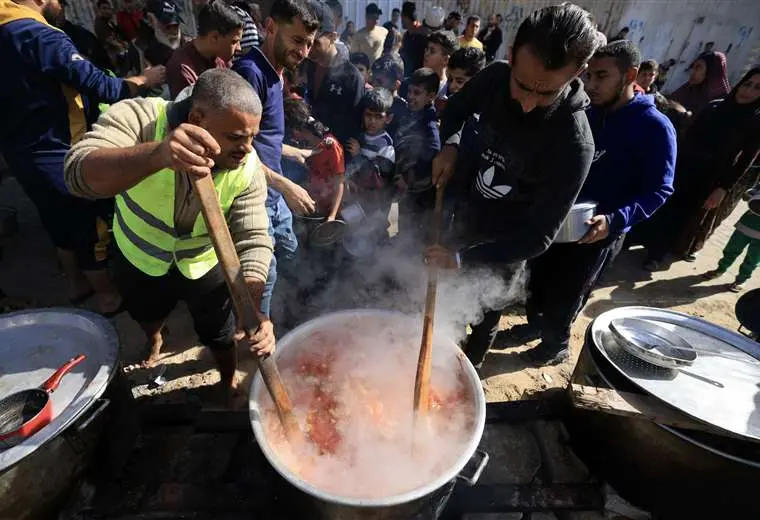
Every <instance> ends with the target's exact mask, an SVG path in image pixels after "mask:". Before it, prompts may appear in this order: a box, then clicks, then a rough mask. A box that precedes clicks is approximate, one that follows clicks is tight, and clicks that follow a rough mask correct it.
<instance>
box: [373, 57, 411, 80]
mask: <svg viewBox="0 0 760 520" xmlns="http://www.w3.org/2000/svg"><path fill="white" fill-rule="evenodd" d="M372 75H373V76H378V75H387V76H388V77H390V78H391V79H392V80H393V81H401V80H402V79H404V62H403V61H402V60H401V58H399V57H398V56H394V55H392V54H384V55H382V56H380V57H379V58H378V59H376V60H375V61H374V62H373V63H372Z"/></svg>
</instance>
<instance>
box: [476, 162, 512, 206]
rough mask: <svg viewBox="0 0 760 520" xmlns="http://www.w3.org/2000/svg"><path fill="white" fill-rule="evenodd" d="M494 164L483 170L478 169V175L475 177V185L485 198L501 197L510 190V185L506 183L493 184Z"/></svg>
mask: <svg viewBox="0 0 760 520" xmlns="http://www.w3.org/2000/svg"><path fill="white" fill-rule="evenodd" d="M495 168H496V167H495V166H491V167H490V168H487V169H485V170H480V171H479V172H478V176H477V178H476V179H475V186H476V187H477V188H478V191H479V192H480V194H481V195H483V196H484V197H485V198H487V199H501V198H503V197H505V196H506V195H507V193H509V192H510V191H512V186H507V185H506V184H502V185H497V186H493V185H492V184H493V178H494V173H495Z"/></svg>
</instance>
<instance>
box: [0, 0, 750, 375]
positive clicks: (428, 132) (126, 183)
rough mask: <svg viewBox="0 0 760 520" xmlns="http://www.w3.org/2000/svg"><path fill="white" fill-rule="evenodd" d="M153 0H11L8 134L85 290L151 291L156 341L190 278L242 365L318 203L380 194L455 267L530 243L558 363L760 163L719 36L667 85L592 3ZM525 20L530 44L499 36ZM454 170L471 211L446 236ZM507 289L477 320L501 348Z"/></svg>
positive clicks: (404, 231) (745, 267) (402, 225)
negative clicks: (488, 9)
mask: <svg viewBox="0 0 760 520" xmlns="http://www.w3.org/2000/svg"><path fill="white" fill-rule="evenodd" d="M61 1H62V0H61ZM138 1H139V0H124V2H123V4H122V5H121V9H120V10H119V11H117V12H116V13H115V14H114V10H113V6H112V4H111V3H110V2H109V0H98V1H97V5H96V12H97V19H96V21H95V34H94V35H93V34H92V33H89V31H87V30H86V29H84V28H82V27H80V26H77V25H75V24H72V23H71V22H69V21H68V20H67V19H66V17H65V14H64V8H65V5H64V4H63V3H59V0H0V53H1V54H2V55H3V56H4V57H6V58H7V59H8V60H9V65H10V66H11V68H12V69H13V70H14V71H15V74H14V75H13V77H10V78H9V79H8V80H7V81H5V82H4V83H3V85H2V86H0V93H2V96H3V98H4V99H9V100H13V102H12V103H11V102H9V103H8V104H7V111H6V114H5V117H3V119H2V121H1V122H0V153H2V155H3V156H4V157H5V160H6V162H7V163H8V166H9V168H10V170H11V172H12V173H13V174H14V175H15V177H16V178H17V179H18V181H19V183H20V184H21V186H22V187H23V189H24V191H25V192H26V194H27V195H28V196H29V198H30V199H31V200H32V202H33V203H34V204H35V206H36V207H37V209H38V211H39V214H40V218H41V221H42V223H43V226H44V227H45V229H46V231H47V232H48V234H49V236H50V238H51V240H52V242H53V244H54V245H55V247H56V250H57V253H58V261H59V265H60V267H61V269H62V270H63V272H64V273H65V274H66V278H67V280H68V283H69V297H70V298H71V301H72V302H73V303H81V302H82V301H83V300H84V299H86V298H89V297H90V296H91V295H92V294H93V293H94V297H95V304H96V306H97V308H98V310H99V311H100V312H102V313H103V314H104V315H106V316H113V315H115V314H118V313H120V312H123V311H126V312H128V313H129V314H130V316H131V317H132V318H133V319H134V320H135V321H137V322H138V323H139V324H140V326H141V328H142V329H143V331H144V332H145V334H146V337H147V351H148V352H149V355H148V359H147V364H148V365H150V364H151V363H155V362H156V361H157V360H158V358H159V355H160V351H161V347H162V345H163V333H164V332H163V331H164V324H165V321H166V318H167V316H168V314H169V313H170V312H171V310H172V309H173V308H174V306H175V305H176V303H177V301H178V300H184V301H185V302H186V303H187V306H188V309H189V311H190V314H191V316H192V318H193V322H194V325H195V329H196V331H197V333H198V336H199V338H200V340H201V342H202V343H203V344H204V345H206V346H208V347H209V348H210V349H211V350H212V351H213V352H214V355H215V358H216V360H217V362H218V364H219V368H220V372H221V374H222V380H223V383H224V386H225V387H226V388H229V389H234V387H235V384H236V383H235V377H234V374H235V367H236V357H235V348H234V345H235V343H236V342H237V343H244V344H247V345H248V346H249V347H250V349H251V350H252V351H254V352H256V353H258V354H266V353H268V352H271V349H272V348H273V347H274V343H275V339H274V327H273V325H272V320H271V319H270V315H271V314H272V303H271V302H272V295H273V294H274V293H275V291H277V290H281V289H280V288H281V287H282V286H283V285H287V283H288V281H289V280H294V279H298V272H299V269H302V267H301V266H302V263H301V262H302V258H303V256H304V254H306V253H305V252H304V250H306V249H308V244H309V240H308V237H306V238H305V237H304V236H303V235H302V234H301V235H299V233H298V231H297V229H296V228H297V226H296V225H295V224H294V215H295V219H300V218H303V217H308V218H311V219H313V220H315V221H319V220H321V221H324V222H327V223H338V224H340V223H342V220H343V218H344V216H345V218H346V220H348V213H349V209H351V213H352V214H354V215H355V214H356V208H357V207H358V208H360V209H361V211H360V212H359V214H360V218H359V220H358V223H357V222H354V223H353V225H354V226H358V227H359V228H364V229H371V231H372V232H371V236H372V240H373V241H374V242H375V245H378V246H384V245H387V244H389V243H391V242H392V241H393V240H396V239H399V238H403V240H404V243H406V244H414V245H415V246H414V247H412V248H411V249H409V248H408V249H407V252H408V254H410V255H419V256H424V258H425V261H426V262H428V263H432V264H436V265H438V266H440V267H442V268H452V269H458V268H461V269H465V270H467V269H470V268H482V267H484V266H485V267H488V268H491V269H492V270H494V271H496V272H498V273H500V275H501V276H503V277H504V279H505V280H507V281H508V280H510V279H512V278H514V277H515V276H519V275H520V273H521V272H522V270H523V266H524V265H525V264H526V263H527V265H528V267H529V270H530V282H529V285H530V287H529V298H528V301H527V303H526V312H527V316H528V322H527V323H526V324H524V325H519V326H516V327H513V328H512V329H511V330H509V331H507V334H508V335H509V336H510V337H511V338H512V339H514V341H516V342H519V343H523V342H526V341H528V340H531V339H536V338H541V342H540V343H539V344H538V346H536V347H535V348H533V349H531V350H529V351H527V353H526V354H525V355H526V356H527V358H528V359H529V360H530V361H531V362H532V363H537V364H544V363H554V362H557V361H561V360H562V359H565V358H566V357H567V354H568V341H569V337H570V327H571V325H572V323H573V321H574V320H575V318H576V316H577V315H578V313H579V312H580V310H581V309H582V307H583V305H584V304H585V302H586V300H587V298H588V297H589V294H590V292H591V291H592V289H593V288H594V285H595V284H596V282H597V281H598V279H599V278H600V276H601V275H602V273H603V272H604V270H605V269H606V268H607V267H608V266H609V265H610V263H611V262H612V261H613V259H614V258H615V256H616V255H617V254H618V253H619V252H620V251H621V250H622V249H624V248H626V247H629V246H631V245H636V244H642V245H644V246H645V247H646V248H647V250H648V258H647V261H646V264H645V266H644V267H645V268H647V269H650V270H657V269H665V268H667V266H668V261H669V259H671V258H673V256H669V255H671V254H676V255H680V256H681V257H682V258H684V259H686V260H693V259H694V258H695V255H696V254H697V252H698V251H699V250H700V249H701V247H702V246H703V244H704V243H705V241H706V240H708V239H709V237H710V235H711V233H712V232H713V230H714V229H715V228H716V227H717V226H718V225H720V223H721V222H722V221H723V220H724V219H725V218H726V217H727V216H728V215H730V214H731V213H732V212H733V210H734V209H735V208H736V206H737V204H738V203H739V201H740V200H741V199H742V196H743V195H744V194H745V192H747V190H749V189H750V188H752V187H753V186H754V185H755V184H756V183H757V171H756V170H753V169H752V168H751V166H752V164H753V163H754V161H755V160H756V158H757V154H758V150H759V149H760V69H758V68H754V69H751V70H750V71H749V72H748V73H747V74H746V75H745V76H744V77H743V78H742V79H741V81H740V82H739V83H737V84H736V85H735V86H734V87H733V89H732V88H730V86H729V84H728V80H727V76H726V57H725V55H724V54H722V53H720V52H717V51H715V50H710V51H707V52H704V53H703V54H701V55H700V56H699V57H698V58H697V59H696V60H695V61H694V63H692V64H691V67H690V77H689V80H688V82H687V83H686V84H685V85H683V86H681V87H679V88H678V89H677V90H675V91H674V92H672V93H670V95H668V96H663V94H662V93H661V92H660V90H661V86H662V83H661V82H660V81H658V80H660V79H662V78H658V74H660V72H661V71H662V70H663V68H662V67H661V66H660V65H658V64H657V63H656V62H655V61H654V60H642V56H641V55H640V52H639V50H638V48H637V47H636V46H635V45H634V44H633V43H631V42H630V41H628V40H627V39H625V36H626V35H625V34H624V33H623V32H621V33H620V34H619V35H616V37H615V38H610V39H609V40H610V41H609V42H608V39H607V38H606V37H605V36H604V35H603V34H602V33H601V32H600V31H599V30H598V27H597V24H596V22H595V21H594V18H593V16H592V15H591V14H590V13H588V12H586V11H585V10H583V9H582V8H580V7H578V6H576V5H573V4H569V3H565V4H562V5H558V6H552V7H546V8H542V9H539V10H536V11H534V12H532V13H531V14H530V15H529V16H528V17H527V18H526V19H525V20H524V21H523V22H522V24H521V25H520V27H519V29H518V30H517V32H516V34H514V35H506V34H503V31H502V29H501V28H500V26H501V16H500V15H498V14H491V15H489V16H488V18H487V20H488V21H487V24H485V26H482V25H483V24H484V22H483V21H482V20H481V18H480V17H479V16H476V15H467V16H464V15H462V14H460V13H458V12H452V13H449V14H448V16H446V13H445V12H444V11H443V9H442V8H440V7H433V8H430V9H428V10H427V12H426V13H425V15H424V17H423V18H422V19H420V17H419V16H418V13H417V11H416V6H415V3H414V2H404V3H403V6H402V8H401V9H400V10H399V9H394V10H393V11H392V12H391V13H390V17H389V19H388V20H387V21H386V22H385V23H384V24H381V23H380V22H381V18H382V16H383V13H382V11H381V9H380V8H379V7H378V6H377V4H375V3H369V4H367V6H366V11H365V20H366V26H365V27H363V28H361V29H359V30H354V27H353V24H352V23H351V22H345V23H344V16H343V9H342V5H341V3H340V1H339V0H325V1H318V0H275V1H274V3H273V5H272V8H271V11H270V12H269V13H268V16H266V17H262V14H261V11H260V8H259V6H258V5H257V4H255V3H247V2H246V1H245V0H243V1H235V2H232V1H230V0H211V1H201V2H196V5H195V7H196V9H197V12H196V13H182V12H181V11H180V9H179V8H178V7H177V5H176V4H174V3H173V0H149V2H148V4H147V5H145V6H142V5H140V4H138ZM189 17H192V20H194V21H195V24H196V27H197V36H196V37H195V38H192V39H190V38H187V37H186V36H185V35H184V34H183V33H182V30H181V24H182V23H185V21H186V20H188V18H189ZM483 20H485V18H484V19H483ZM188 21H189V20H188ZM344 26H345V27H344ZM342 27H343V30H342V31H341V28H342ZM460 31H461V33H460ZM339 35H340V36H339ZM508 38H509V40H510V41H512V45H511V46H510V47H509V49H508V53H507V55H506V58H507V60H495V57H496V56H497V53H499V52H500V51H499V49H502V48H503V46H504V42H506V41H507V39H508ZM666 66H668V67H670V66H672V64H666ZM209 174H211V175H213V179H214V184H215V187H216V190H217V193H218V195H219V200H220V203H221V206H222V209H223V211H224V213H225V215H226V217H227V220H228V224H229V228H230V233H231V235H232V238H233V241H234V243H235V245H236V248H237V252H238V255H239V257H240V262H241V270H242V273H241V274H242V276H243V277H244V278H245V280H246V283H247V285H248V287H249V289H250V291H251V295H252V297H253V298H254V300H255V302H256V304H257V307H258V308H259V320H260V322H261V325H260V327H259V329H258V330H256V331H244V330H240V327H237V326H236V322H235V318H234V313H233V309H232V302H231V300H230V297H229V294H228V291H227V288H226V286H225V281H224V277H223V276H222V271H221V268H220V266H219V263H218V260H217V258H216V255H215V253H214V250H213V247H212V244H211V241H210V239H209V236H208V232H207V230H206V227H205V223H204V220H203V218H202V216H201V215H200V203H199V201H198V200H197V197H196V196H195V194H194V192H193V179H194V178H195V177H202V176H206V175H209ZM437 190H445V208H446V210H445V213H446V222H447V225H446V226H445V233H444V236H443V239H442V240H441V241H440V243H439V244H435V245H431V246H429V247H427V248H426V246H427V241H428V240H429V239H430V236H429V234H428V229H429V223H430V221H431V220H432V217H433V209H434V203H435V199H436V191H437ZM580 201H593V202H594V203H595V204H596V215H595V216H594V217H593V218H591V219H590V220H589V221H588V222H587V225H588V232H587V233H586V234H585V236H583V238H581V239H580V241H578V242H574V243H556V242H555V240H554V239H555V236H556V235H557V232H558V230H559V229H560V227H561V226H562V224H563V222H564V220H565V218H566V216H567V215H568V212H569V211H570V210H571V208H572V207H573V205H574V204H576V203H577V202H580ZM394 203H397V204H398V235H397V237H396V238H392V237H390V236H389V233H388V218H389V217H388V215H389V212H390V211H391V206H392V205H393V204H394ZM352 220H354V221H355V220H356V219H352ZM758 243H760V225H758V216H757V215H755V214H754V213H752V212H749V213H748V214H747V215H745V216H744V217H743V218H742V219H741V221H740V224H739V225H738V227H737V234H735V235H734V237H732V239H731V242H730V243H729V245H728V246H727V247H726V251H725V255H724V258H723V260H721V263H720V264H719V265H718V266H717V268H716V269H715V270H713V271H710V272H709V273H707V274H706V275H705V276H706V278H715V277H717V276H720V275H722V274H723V273H724V272H725V271H726V270H727V268H728V266H729V265H730V264H731V263H732V262H733V261H734V260H735V259H736V258H737V257H738V256H739V254H741V251H742V250H743V249H744V248H748V249H749V250H748V253H747V255H746V257H745V259H744V261H743V264H742V266H741V269H740V274H739V278H737V280H736V283H735V284H734V285H733V288H734V289H736V290H741V284H742V283H743V282H745V281H746V280H747V279H748V278H749V277H750V276H751V273H752V271H753V270H754V268H755V267H756V266H757V265H758V263H760V247H758ZM320 258H321V259H322V261H325V259H329V258H330V257H328V256H324V255H323V256H320ZM328 261H329V260H328ZM323 267H324V269H326V270H327V269H330V267H331V266H329V265H325V266H323ZM278 280H280V281H279V282H278ZM297 297H298V298H304V297H306V298H308V294H307V295H306V296H304V294H303V293H302V292H301V293H299V294H298V295H297ZM286 305H287V301H286ZM500 311H501V309H492V310H489V311H488V312H486V314H485V317H484V319H483V320H482V322H480V323H476V324H472V333H471V334H470V335H469V337H468V339H467V340H466V343H465V344H464V345H463V348H464V350H465V352H466V353H467V355H468V357H469V358H470V360H471V361H472V362H473V364H475V365H476V366H478V367H479V366H480V365H481V364H482V362H483V359H484V358H485V356H486V353H487V352H488V350H489V348H490V347H491V346H492V344H493V341H494V338H495V335H496V331H497V329H498V324H499V317H500V314H501V312H500ZM291 318H292V317H291V316H284V317H281V318H278V319H282V320H285V321H290V323H288V325H289V326H292V325H293V324H294V323H292V319H291Z"/></svg>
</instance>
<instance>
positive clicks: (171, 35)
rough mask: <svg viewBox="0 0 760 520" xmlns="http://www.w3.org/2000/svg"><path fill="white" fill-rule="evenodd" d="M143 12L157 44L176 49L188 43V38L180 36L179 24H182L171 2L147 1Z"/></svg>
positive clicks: (164, 0)
mask: <svg viewBox="0 0 760 520" xmlns="http://www.w3.org/2000/svg"><path fill="white" fill-rule="evenodd" d="M145 12H146V15H147V18H148V22H149V23H150V25H151V27H153V36H154V38H155V40H156V41H158V43H161V44H163V45H166V46H167V47H169V48H171V49H177V48H179V46H180V45H182V44H184V43H187V42H189V41H190V38H189V37H184V36H183V35H182V30H181V28H180V24H181V23H184V22H183V20H182V17H181V16H180V11H179V8H178V7H177V4H175V3H174V1H173V0H149V2H148V5H147V6H146V8H145Z"/></svg>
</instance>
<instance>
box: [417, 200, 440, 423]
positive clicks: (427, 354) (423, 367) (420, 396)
mask: <svg viewBox="0 0 760 520" xmlns="http://www.w3.org/2000/svg"><path fill="white" fill-rule="evenodd" d="M442 215H443V188H442V187H438V188H436V192H435V211H434V214H433V223H432V226H431V228H432V231H433V237H432V239H433V244H438V242H440V240H441V221H442V220H443V217H442ZM437 288H438V268H437V267H436V266H435V265H430V266H429V267H428V284H427V295H426V297H425V316H424V318H423V321H422V342H421V344H420V357H419V359H418V360H417V377H416V378H415V380H414V413H415V416H417V415H425V414H427V412H428V408H429V407H430V373H431V371H432V363H433V322H434V318H435V296H436V292H437Z"/></svg>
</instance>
